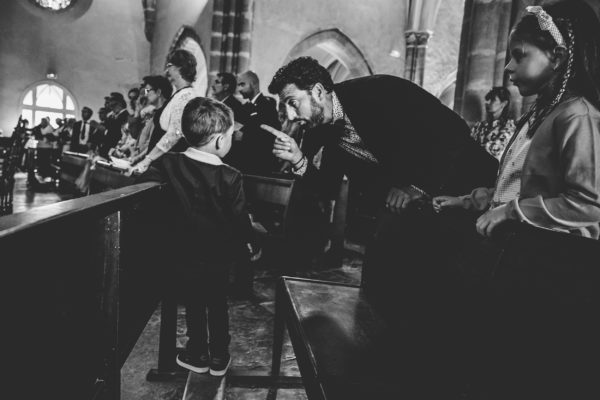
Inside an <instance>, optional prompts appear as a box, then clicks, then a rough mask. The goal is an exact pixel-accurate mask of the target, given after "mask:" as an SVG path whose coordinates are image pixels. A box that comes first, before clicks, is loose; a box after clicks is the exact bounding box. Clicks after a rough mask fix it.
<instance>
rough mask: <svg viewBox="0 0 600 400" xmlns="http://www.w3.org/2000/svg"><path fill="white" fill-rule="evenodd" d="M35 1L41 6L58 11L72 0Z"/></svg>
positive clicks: (67, 5)
mask: <svg viewBox="0 0 600 400" xmlns="http://www.w3.org/2000/svg"><path fill="white" fill-rule="evenodd" d="M35 2H36V3H37V4H38V5H39V6H40V7H42V8H48V9H50V10H54V11H60V10H64V9H65V8H67V7H69V6H70V5H71V2H72V0H35Z"/></svg>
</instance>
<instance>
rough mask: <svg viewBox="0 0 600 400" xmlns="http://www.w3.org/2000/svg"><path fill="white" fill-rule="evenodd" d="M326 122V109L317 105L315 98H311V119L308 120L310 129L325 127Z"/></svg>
mask: <svg viewBox="0 0 600 400" xmlns="http://www.w3.org/2000/svg"><path fill="white" fill-rule="evenodd" d="M324 120H325V107H323V105H322V104H319V103H317V101H316V100H315V99H314V98H312V97H311V98H310V118H309V120H308V124H307V125H308V127H309V128H314V127H316V126H319V125H323V121H324Z"/></svg>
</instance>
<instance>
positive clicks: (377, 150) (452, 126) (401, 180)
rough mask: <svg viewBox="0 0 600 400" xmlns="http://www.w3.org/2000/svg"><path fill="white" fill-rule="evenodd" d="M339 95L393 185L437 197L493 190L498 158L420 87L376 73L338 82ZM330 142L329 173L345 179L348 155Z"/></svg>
mask: <svg viewBox="0 0 600 400" xmlns="http://www.w3.org/2000/svg"><path fill="white" fill-rule="evenodd" d="M334 92H335V93H336V95H337V97H338V99H339V101H340V103H341V104H342V108H343V109H344V112H345V113H346V114H347V116H348V117H349V119H350V121H351V123H352V125H353V126H354V128H355V129H356V131H357V134H358V135H359V136H360V138H361V139H362V141H363V142H364V144H365V146H366V147H367V148H368V149H369V150H370V151H371V152H372V153H373V154H374V155H375V157H376V158H377V160H378V161H379V164H380V167H381V168H380V170H381V171H382V172H381V173H382V174H384V175H385V177H384V178H385V179H386V180H387V181H388V182H389V186H395V187H398V188H401V187H405V186H409V185H415V186H417V187H419V188H420V189H422V190H424V191H426V192H427V193H428V194H430V195H432V196H435V195H439V194H449V195H450V194H454V195H459V194H466V193H468V192H470V191H471V190H472V189H473V188H475V187H478V186H493V184H494V180H495V177H496V172H497V168H498V163H497V161H496V159H495V158H494V157H492V156H490V155H489V154H488V153H487V152H486V151H485V150H484V149H483V148H481V147H480V146H479V145H478V144H477V143H476V142H475V141H473V140H472V139H471V138H470V136H469V127H468V126H467V124H466V123H465V122H464V120H463V119H462V118H461V117H460V116H459V115H458V114H456V113H455V112H454V111H452V110H451V109H449V108H448V107H446V106H445V105H444V104H442V103H441V102H440V101H439V100H438V99H437V98H436V97H435V96H433V95H431V94H430V93H429V92H427V91H425V90H424V89H422V88H421V87H419V86H417V85H416V84H414V83H412V82H410V81H407V80H405V79H402V78H398V77H394V76H389V75H373V76H368V77H362V78H356V79H352V80H348V81H344V82H341V83H339V84H336V85H335V86H334ZM319 134H331V132H319ZM325 143H326V144H325V148H324V151H323V160H322V166H324V167H323V168H324V169H328V171H323V172H325V175H327V176H328V178H329V179H333V178H335V179H339V178H341V177H342V176H343V174H344V173H346V171H344V168H345V167H346V165H345V161H344V160H348V157H347V156H346V157H340V151H339V148H338V146H337V145H336V144H335V140H333V141H331V140H327V141H326V142H325ZM350 179H352V178H351V177H350Z"/></svg>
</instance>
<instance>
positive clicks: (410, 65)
mask: <svg viewBox="0 0 600 400" xmlns="http://www.w3.org/2000/svg"><path fill="white" fill-rule="evenodd" d="M440 4H441V0H411V1H410V6H409V10H408V21H407V24H406V26H407V30H406V32H405V34H404V36H405V39H406V58H405V61H404V78H406V79H408V80H411V81H413V82H415V83H416V84H417V85H419V86H423V78H424V76H425V52H426V50H427V43H428V42H429V38H431V35H432V34H433V30H432V29H433V26H434V25H435V19H436V17H437V13H438V10H439V8H440Z"/></svg>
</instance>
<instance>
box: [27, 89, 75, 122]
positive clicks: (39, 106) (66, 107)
mask: <svg viewBox="0 0 600 400" xmlns="http://www.w3.org/2000/svg"><path fill="white" fill-rule="evenodd" d="M21 107H22V109H21V115H22V116H23V118H25V119H27V120H28V121H29V126H31V127H33V126H35V125H38V124H39V123H40V122H41V121H42V118H44V117H48V118H50V122H51V124H52V125H53V126H55V125H56V122H55V121H56V119H57V118H61V119H62V118H75V114H76V110H75V101H74V99H73V97H72V96H71V94H69V93H68V92H67V91H66V90H65V89H64V88H62V87H61V86H59V85H57V84H55V83H40V84H39V85H37V86H35V87H34V88H32V89H29V90H28V91H27V93H25V96H24V97H23V102H22V104H21Z"/></svg>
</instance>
